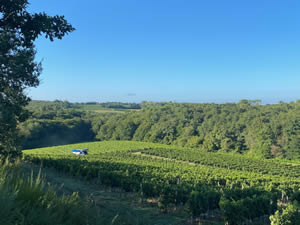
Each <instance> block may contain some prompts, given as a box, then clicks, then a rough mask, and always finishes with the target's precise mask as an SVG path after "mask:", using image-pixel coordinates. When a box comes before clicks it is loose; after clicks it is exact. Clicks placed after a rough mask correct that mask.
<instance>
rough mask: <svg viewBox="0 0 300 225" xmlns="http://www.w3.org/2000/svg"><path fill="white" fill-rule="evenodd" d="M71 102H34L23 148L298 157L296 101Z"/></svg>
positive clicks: (23, 132)
mask: <svg viewBox="0 0 300 225" xmlns="http://www.w3.org/2000/svg"><path fill="white" fill-rule="evenodd" d="M72 104H73V103H69V102H66V101H65V102H62V101H55V102H46V103H45V102H39V103H37V102H35V104H31V105H29V110H30V111H31V112H32V114H31V119H30V120H27V121H26V122H24V123H23V124H21V125H20V126H19V129H20V133H21V136H22V138H23V142H22V143H23V148H24V149H29V148H35V147H44V146H51V145H59V144H69V143H75V142H85V141H92V140H135V141H147V142H156V143H164V144H175V145H180V146H184V147H189V148H198V149H200V150H201V151H207V152H218V151H221V152H234V153H243V154H251V155H254V156H257V157H263V158H277V157H279V158H286V159H300V100H298V101H296V102H291V103H284V102H280V103H278V104H272V105H261V104H260V102H259V101H257V100H256V101H251V100H241V101H240V102H239V103H226V104H213V103H206V104H194V103H171V102H166V103H153V102H142V103H141V104H140V106H141V108H142V109H141V110H139V111H131V112H126V113H119V114H110V113H93V112H87V111H83V110H80V109H76V107H74V106H73V105H72Z"/></svg>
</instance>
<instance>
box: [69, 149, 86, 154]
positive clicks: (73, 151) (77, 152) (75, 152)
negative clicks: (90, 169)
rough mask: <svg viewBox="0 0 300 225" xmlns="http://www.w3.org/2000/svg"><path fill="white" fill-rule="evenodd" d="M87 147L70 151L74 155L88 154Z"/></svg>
mask: <svg viewBox="0 0 300 225" xmlns="http://www.w3.org/2000/svg"><path fill="white" fill-rule="evenodd" d="M88 150H89V149H88V148H84V149H73V150H72V153H73V154H75V155H87V154H88Z"/></svg>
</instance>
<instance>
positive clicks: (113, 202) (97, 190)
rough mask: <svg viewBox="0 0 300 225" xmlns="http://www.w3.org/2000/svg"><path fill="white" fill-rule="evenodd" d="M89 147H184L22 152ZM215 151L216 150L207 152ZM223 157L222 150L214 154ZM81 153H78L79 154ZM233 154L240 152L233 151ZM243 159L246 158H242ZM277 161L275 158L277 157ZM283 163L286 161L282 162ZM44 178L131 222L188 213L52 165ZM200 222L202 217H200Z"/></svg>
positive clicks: (181, 220) (181, 218)
mask: <svg viewBox="0 0 300 225" xmlns="http://www.w3.org/2000/svg"><path fill="white" fill-rule="evenodd" d="M81 148H89V155H97V154H99V153H105V152H114V151H129V150H131V151H134V150H136V151H137V152H138V151H139V150H142V149H145V148H164V149H174V148H175V149H183V148H180V147H178V146H170V145H163V144H156V143H147V142H135V141H103V142H89V143H79V144H72V145H64V146H54V147H47V148H40V149H33V150H25V151H23V152H24V154H62V155H69V154H70V155H71V154H72V153H71V150H72V149H81ZM207 154H215V153H207ZM217 155H220V157H222V155H223V154H217ZM79 157H80V156H79ZM232 157H238V158H240V157H241V156H237V155H232ZM245 159H246V158H245ZM276 161H277V162H278V160H276ZM281 163H284V164H285V163H286V162H281ZM44 172H45V173H46V175H47V180H48V181H49V182H50V183H54V184H57V185H58V186H60V185H61V184H63V187H62V188H61V189H60V191H61V192H64V193H72V192H74V191H75V192H79V194H80V195H81V196H82V197H84V198H89V199H92V201H93V202H94V203H95V204H96V205H97V206H98V207H99V209H100V211H101V212H102V213H103V215H104V216H106V217H107V218H108V221H109V219H111V218H113V217H114V216H116V215H118V216H117V220H125V221H127V222H128V223H127V224H130V220H134V223H132V224H186V223H187V221H188V220H189V216H188V215H187V214H186V213H184V211H183V210H180V211H176V212H173V213H171V214H168V215H165V214H162V213H161V212H160V211H159V210H158V209H157V208H156V207H151V206H149V205H147V204H141V203H139V197H138V196H137V195H136V194H134V193H126V192H123V191H121V190H114V191H111V189H110V188H107V187H103V186H99V185H93V184H90V183H87V182H84V181H81V180H80V179H78V178H75V177H70V176H68V175H65V174H62V173H59V172H57V171H55V170H52V169H47V168H45V169H44ZM219 220H222V219H221V218H217V220H215V221H211V222H207V223H202V224H214V225H216V224H222V222H220V221H219ZM201 222H203V221H201Z"/></svg>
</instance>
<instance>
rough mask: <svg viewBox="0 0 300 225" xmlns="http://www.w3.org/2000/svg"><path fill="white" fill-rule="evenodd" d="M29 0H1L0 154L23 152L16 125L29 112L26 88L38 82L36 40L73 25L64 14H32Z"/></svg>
mask: <svg viewBox="0 0 300 225" xmlns="http://www.w3.org/2000/svg"><path fill="white" fill-rule="evenodd" d="M28 4H29V3H28V1H27V0H18V1H16V0H0V156H2V157H7V156H9V157H10V158H12V157H16V156H18V155H20V153H21V152H20V151H19V150H20V149H19V148H18V139H17V136H18V135H17V129H16V128H17V125H18V124H19V123H20V122H22V121H24V120H25V119H26V118H27V116H28V113H27V112H26V110H25V109H24V106H26V105H27V103H28V102H29V100H30V99H29V98H28V97H27V96H26V93H25V90H26V88H28V87H36V86H38V84H39V79H38V77H39V75H40V73H41V64H40V63H37V62H35V54H36V49H35V46H34V41H35V40H36V39H37V38H38V37H39V36H40V35H42V34H44V35H45V36H46V38H49V39H50V40H51V41H53V40H54V39H55V38H58V39H61V38H63V36H64V35H65V34H67V33H69V32H72V31H73V30H74V28H73V27H72V26H71V25H70V24H68V22H67V21H66V20H65V19H64V17H63V16H54V17H51V16H48V15H47V14H46V13H38V14H37V13H34V14H31V13H29V12H28V11H27V6H28Z"/></svg>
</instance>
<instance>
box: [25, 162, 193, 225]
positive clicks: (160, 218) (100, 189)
mask: <svg viewBox="0 0 300 225" xmlns="http://www.w3.org/2000/svg"><path fill="white" fill-rule="evenodd" d="M23 168H24V169H25V170H27V171H31V170H33V171H34V172H35V173H36V174H37V173H38V171H39V169H40V168H39V166H35V165H32V164H24V165H23ZM42 174H43V177H44V179H46V181H47V182H48V183H50V184H51V185H54V186H56V189H57V191H58V193H59V194H67V195H70V194H72V193H73V192H78V193H79V195H80V197H81V198H82V199H84V200H85V201H88V202H90V203H92V204H95V205H96V206H97V208H98V209H99V213H100V214H101V218H103V221H104V224H133V225H137V224H157V225H160V224H161V225H163V224H166V225H168V224H170V225H171V224H174V225H177V224H178V225H179V224H186V222H187V219H188V217H187V215H186V214H185V213H184V212H183V213H182V212H181V214H178V212H173V213H170V214H168V215H167V214H163V213H161V212H160V211H159V210H158V208H157V207H155V206H151V205H150V204H147V203H143V204H142V203H140V201H139V197H138V196H137V195H136V194H135V193H128V192H124V191H121V190H118V189H114V190H111V189H110V188H108V187H104V186H99V185H95V184H92V183H88V182H86V181H83V180H80V179H78V178H75V177H72V176H69V175H67V174H64V173H60V172H58V171H56V170H54V169H51V168H43V170H42ZM114 218H115V221H114V223H112V220H113V219H114Z"/></svg>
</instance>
